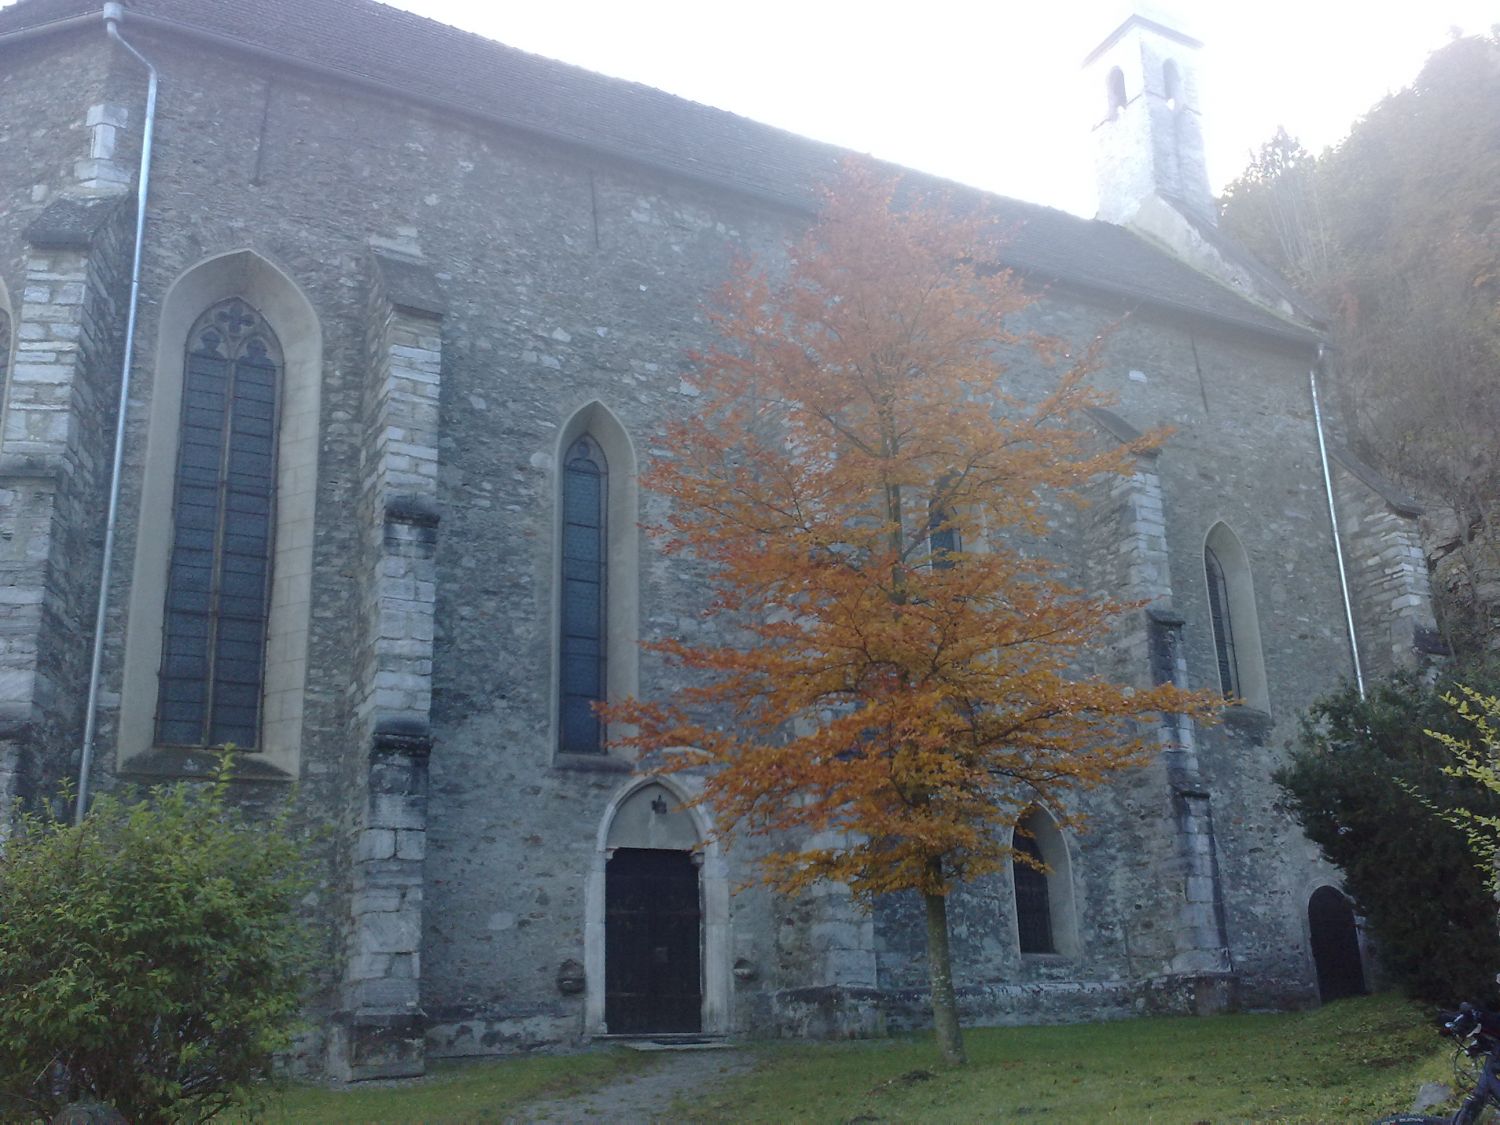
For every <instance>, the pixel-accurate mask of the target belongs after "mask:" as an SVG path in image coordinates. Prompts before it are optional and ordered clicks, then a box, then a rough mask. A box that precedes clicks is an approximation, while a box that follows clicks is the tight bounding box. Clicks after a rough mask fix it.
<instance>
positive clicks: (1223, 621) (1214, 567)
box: [1203, 547, 1240, 699]
mask: <svg viewBox="0 0 1500 1125" xmlns="http://www.w3.org/2000/svg"><path fill="white" fill-rule="evenodd" d="M1203 567H1204V570H1205V571H1207V574H1208V614H1209V618H1210V620H1211V622H1212V624H1213V630H1214V656H1215V657H1216V658H1217V660H1218V663H1219V684H1220V687H1221V688H1222V690H1223V692H1224V697H1225V698H1226V699H1238V698H1239V696H1240V670H1239V662H1238V660H1237V659H1236V657H1235V652H1234V622H1233V620H1231V618H1230V609H1229V583H1228V581H1227V580H1226V578H1225V575H1224V565H1223V563H1221V562H1220V561H1219V556H1218V555H1216V554H1214V549H1213V548H1212V547H1205V548H1203Z"/></svg>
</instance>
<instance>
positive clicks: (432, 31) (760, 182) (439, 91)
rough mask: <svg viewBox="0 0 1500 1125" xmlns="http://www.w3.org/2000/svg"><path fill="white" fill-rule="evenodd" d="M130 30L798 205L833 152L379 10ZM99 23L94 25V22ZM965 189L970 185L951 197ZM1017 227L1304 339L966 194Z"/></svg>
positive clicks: (1196, 283) (1030, 245)
mask: <svg viewBox="0 0 1500 1125" xmlns="http://www.w3.org/2000/svg"><path fill="white" fill-rule="evenodd" d="M101 7H102V5H101V3H100V2H99V0H20V3H18V4H16V5H14V6H12V7H10V8H6V9H0V36H3V35H4V34H5V33H6V32H8V31H13V30H17V29H20V28H25V27H33V26H36V25H38V24H43V23H48V22H51V21H54V20H58V19H66V18H69V17H73V16H80V15H86V14H88V13H94V12H98V11H100V9H101ZM126 11H127V15H126V19H125V23H124V29H125V31H126V33H127V35H128V34H129V31H130V26H131V20H132V17H135V16H139V17H143V18H141V19H140V20H139V21H138V25H147V26H154V27H158V28H159V27H161V26H162V24H161V23H160V22H159V21H168V22H169V23H171V24H173V25H176V26H178V27H179V28H181V29H184V30H190V31H192V32H195V33H198V34H204V33H206V34H208V35H211V36H221V37H227V38H228V39H231V40H234V41H235V42H237V43H239V44H243V45H245V46H248V47H250V48H252V49H258V50H261V51H270V52H273V53H275V54H277V55H280V56H283V57H285V58H287V59H289V60H293V61H296V62H300V63H304V64H306V65H309V66H313V67H317V68H320V69H324V70H329V71H334V72H338V73H340V74H343V75H347V76H348V77H350V78H352V79H355V80H358V81H362V82H366V83H377V84H380V85H384V86H387V87H390V88H392V89H393V91H395V92H397V93H398V94H406V95H408V96H413V97H416V98H419V99H422V100H424V101H427V102H429V103H439V104H442V105H445V106H449V107H452V108H453V109H454V110H455V111H458V112H469V113H474V114H477V115H480V116H483V117H485V118H488V119H490V120H494V121H498V122H501V123H504V124H506V125H509V126H511V127H514V128H518V129H523V130H526V131H528V132H535V133H542V134H545V135H547V136H549V137H551V138H554V139H556V140H558V141H561V142H564V143H570V144H576V145H581V146H584V147H586V148H590V149H595V150H599V151H602V152H606V153H612V154H614V155H617V156H619V157H621V158H623V159H629V160H637V161H644V162H647V163H649V164H652V165H655V166H656V167H659V168H662V169H664V170H666V171H668V172H674V173H677V174H681V175H685V176H691V177H693V178H695V179H699V180H707V181H709V182H712V183H717V184H723V185H725V186H728V187H731V188H734V189H736V190H739V191H746V192H750V193H753V194H755V195H757V196H759V197H762V198H768V199H772V200H778V201H781V202H784V203H786V204H788V205H792V206H797V207H801V208H808V207H810V206H811V205H812V200H813V195H812V189H813V187H814V186H815V185H816V184H818V183H820V182H822V181H824V180H826V179H827V178H828V176H829V175H830V173H831V172H832V171H833V170H834V168H835V166H836V165H837V162H838V160H839V158H840V157H841V156H843V155H844V152H843V150H841V149H838V148H836V147H834V146H832V145H825V144H820V143H818V142H816V141H811V140H807V139H806V138H803V137H798V136H796V135H794V134H791V133H788V132H785V131H783V130H780V129H775V128H772V127H771V126H768V125H762V124H760V123H758V122H755V121H751V120H749V119H748V118H745V117H740V116H738V115H736V114H733V113H728V112H725V111H723V110H718V109H712V108H710V107H708V106H704V105H699V104H698V103H696V102H690V101H687V100H685V99H683V98H679V97H676V96H674V95H672V94H667V93H664V92H663V91H661V90H657V89H653V88H652V87H649V86H644V85H641V84H638V83H634V82H626V81H622V80H620V79H616V78H608V77H605V76H604V75H601V74H596V73H593V72H592V71H588V70H583V69H581V68H579V67H575V66H570V65H568V64H566V63H560V62H556V61H554V60H552V59H546V58H542V57H540V56H538V55H532V54H528V53H527V52H525V51H519V50H516V49H514V48H512V47H506V46H503V45H501V44H499V43H495V42H492V41H490V40H488V39H484V38H482V37H480V36H477V35H472V34H470V33H468V32H465V31H460V30H458V29H456V28H452V27H448V26H446V25H444V24H441V23H437V22H435V21H433V20H429V19H425V18H423V17H422V16H418V15H414V14H412V13H410V12H405V11H402V10H400V9H397V8H391V7H387V6H386V5H384V4H379V3H375V2H374V0H133V2H131V3H130V4H128V5H127V8H126ZM101 23H102V20H101ZM960 190H962V191H964V192H965V194H967V193H968V192H969V191H972V189H960ZM973 196H974V199H975V201H976V202H979V201H981V200H982V201H983V203H984V204H985V205H987V206H989V207H991V208H993V209H994V210H995V211H996V212H997V213H998V215H999V217H1000V218H1001V219H1002V220H1003V221H1005V222H1006V223H1007V224H1009V225H1012V226H1013V227H1014V228H1015V236H1014V240H1013V242H1012V244H1011V246H1010V249H1009V251H1008V253H1007V264H1009V265H1011V266H1012V267H1014V268H1016V269H1017V270H1018V271H1020V272H1022V273H1025V274H1028V275H1031V276H1034V277H1037V278H1039V279H1046V280H1056V281H1061V282H1067V283H1072V284H1076V285H1083V286H1087V287H1090V288H1094V289H1097V290H1101V291H1103V292H1107V293H1111V294H1114V295H1116V296H1118V297H1120V298H1121V299H1123V300H1125V301H1127V302H1141V303H1146V304H1153V305H1159V306H1164V307H1167V308H1171V309H1175V310H1178V311H1183V312H1188V313H1193V314H1197V315H1202V316H1208V317H1212V318H1214V319H1216V320H1221V321H1227V322H1230V323H1235V324H1240V325H1243V326H1245V327H1249V328H1255V329H1259V330H1261V331H1266V332H1271V333H1274V334H1276V335H1279V336H1283V337H1290V338H1293V339H1298V340H1309V341H1310V340H1311V339H1313V336H1312V334H1311V332H1310V331H1309V330H1307V329H1305V328H1302V327H1300V326H1297V325H1295V324H1293V323H1291V322H1290V321H1287V320H1284V319H1282V318H1281V317H1278V316H1276V315H1275V314H1273V313H1271V312H1269V311H1267V310H1265V309H1262V308H1261V307H1259V306H1257V305H1254V304H1252V303H1250V302H1249V301H1247V300H1245V299H1244V298H1242V297H1241V296H1239V295H1238V294H1237V293H1235V292H1233V291H1232V290H1230V289H1228V288H1226V287H1225V286H1223V285H1221V284H1220V283H1218V282H1217V281H1215V280H1213V279H1212V278H1209V277H1207V276H1205V275H1203V274H1201V273H1198V272H1197V271H1195V270H1193V269H1191V268H1189V267H1188V266H1186V265H1184V264H1182V263H1181V262H1179V261H1178V260H1177V259H1175V258H1173V257H1171V256H1170V255H1168V254H1166V253H1164V252H1163V251H1161V250H1159V249H1157V248H1156V247H1155V246H1153V245H1151V244H1150V243H1147V242H1145V241H1144V240H1142V239H1141V238H1139V237H1138V236H1136V235H1135V234H1132V233H1131V232H1130V231H1128V230H1126V229H1124V228H1122V227H1117V226H1114V225H1112V224H1109V223H1103V222H1098V221H1094V220H1089V219H1080V218H1078V217H1076V216H1074V215H1070V214H1067V213H1066V212H1063V211H1058V210H1055V209H1053V208H1049V207H1042V206H1039V205H1036V204H1031V203H1023V202H1020V201H1017V200H1012V199H1005V198H1002V197H999V196H987V195H983V194H982V193H979V192H973Z"/></svg>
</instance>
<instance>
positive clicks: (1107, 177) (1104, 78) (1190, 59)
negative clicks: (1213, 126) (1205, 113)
mask: <svg viewBox="0 0 1500 1125" xmlns="http://www.w3.org/2000/svg"><path fill="white" fill-rule="evenodd" d="M1179 23H1180V21H1178V20H1175V19H1170V21H1169V17H1163V16H1157V15H1143V14H1141V13H1140V11H1138V10H1137V11H1132V12H1131V14H1130V15H1129V16H1128V17H1127V18H1126V19H1125V21H1124V22H1123V23H1121V24H1120V25H1119V26H1118V27H1117V28H1115V30H1114V31H1112V32H1111V33H1110V34H1109V35H1107V36H1106V37H1105V39H1104V41H1103V42H1102V43H1100V44H1099V45H1098V46H1097V47H1095V48H1094V49H1093V50H1092V51H1090V52H1089V54H1088V57H1086V58H1085V59H1084V60H1083V75H1084V82H1085V84H1086V86H1087V87H1089V88H1091V89H1092V90H1093V91H1094V95H1093V100H1092V102H1091V104H1092V105H1094V106H1096V107H1097V112H1098V118H1097V124H1095V125H1094V129H1093V136H1094V165H1095V169H1096V172H1097V175H1098V179H1099V218H1101V219H1104V220H1106V221H1108V222H1112V223H1122V224H1125V223H1131V222H1132V221H1133V220H1136V219H1137V217H1138V215H1139V213H1140V212H1141V210H1142V208H1143V207H1147V206H1148V205H1149V204H1151V203H1152V202H1153V201H1154V200H1160V201H1163V202H1166V203H1167V204H1169V205H1171V206H1172V207H1173V208H1175V209H1177V210H1179V211H1183V212H1185V213H1187V214H1189V215H1190V216H1191V217H1193V218H1195V219H1198V220H1200V221H1202V222H1207V223H1215V222H1216V221H1217V217H1218V216H1217V213H1216V209H1215V207H1214V202H1213V196H1212V194H1211V192H1210V191H1209V186H1208V168H1207V165H1206V164H1205V161H1204V155H1203V128H1202V119H1201V114H1200V112H1199V101H1198V57H1199V51H1200V50H1201V49H1202V47H1203V44H1202V43H1200V42H1199V41H1198V40H1197V39H1194V38H1193V37H1192V36H1190V35H1188V34H1186V33H1185V32H1184V31H1181V30H1179V28H1178V27H1177V26H1174V24H1179Z"/></svg>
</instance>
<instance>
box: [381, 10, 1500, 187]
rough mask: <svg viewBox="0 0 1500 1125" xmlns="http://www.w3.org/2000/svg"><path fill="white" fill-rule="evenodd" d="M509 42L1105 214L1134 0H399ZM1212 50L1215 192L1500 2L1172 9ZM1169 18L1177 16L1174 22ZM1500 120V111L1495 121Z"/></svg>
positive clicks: (1326, 136) (1411, 72)
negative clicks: (1096, 72)
mask: <svg viewBox="0 0 1500 1125" xmlns="http://www.w3.org/2000/svg"><path fill="white" fill-rule="evenodd" d="M390 2H393V3H395V4H396V6H398V7H402V8H408V9H410V10H412V11H415V12H420V13H422V14H423V15H426V16H429V17H431V18H433V19H436V20H441V21H442V22H444V23H449V24H453V25H454V26H457V27H462V28H464V29H466V30H468V31H473V32H477V33H479V34H481V35H484V36H486V37H488V38H491V39H497V40H499V41H500V42H502V43H508V44H509V45H511V46H513V47H520V48H522V49H524V50H528V51H534V52H536V53H537V54H541V55H547V56H550V57H552V58H557V59H563V60H565V61H567V62H571V63H577V64H578V65H580V66H585V67H588V68H589V69H591V70H597V71H601V72H603V73H605V74H611V75H615V76H617V77H621V78H630V79H633V80H635V81H637V82H644V83H647V84H648V85H652V86H656V87H659V88H661V89H663V90H668V91H670V92H672V93H674V94H680V95H682V96H683V97H687V98H691V99H693V100H695V101H700V102H705V103H707V104H709V105H715V106H719V107H720V108H723V109H729V110H733V111H734V112H736V113H741V114H744V115H745V116H747V117H752V118H755V119H756V120H758V121H764V122H767V123H769V124H772V125H779V126H781V127H783V128H786V129H790V130H792V131H794V132H797V133H801V134H803V135H805V136H809V137H816V138H817V139H819V140H824V141H830V142H833V143H835V144H839V145H843V146H845V147H848V148H852V149H857V150H859V151H862V152H871V153H874V154H875V155H876V156H880V157H883V158H886V159H889V160H894V161H896V162H898V163H901V164H905V165H908V166H910V167H914V168H920V169H922V170H923V171H927V172H933V173H936V174H938V175H942V176H947V177H949V178H952V179H955V180H960V181H962V182H965V183H969V184H973V185H975V186H978V187H982V188H987V189H990V190H992V191H997V192H1000V193H1002V194H1005V195H1010V196H1016V197H1019V198H1022V199H1030V200H1034V201H1036V202H1039V203H1047V204H1050V205H1052V206H1055V207H1062V208H1065V209H1067V210H1070V211H1076V212H1077V213H1079V214H1092V213H1093V209H1094V187H1093V166H1092V163H1091V156H1090V152H1089V148H1088V127H1089V125H1091V124H1092V123H1093V122H1094V121H1096V120H1098V118H1099V117H1100V116H1102V108H1101V104H1100V103H1101V101H1102V97H1103V94H1102V91H1101V90H1099V89H1095V88H1094V84H1092V83H1091V84H1090V85H1089V86H1088V88H1087V89H1085V88H1084V86H1083V82H1082V80H1081V78H1080V70H1079V64H1080V63H1081V62H1082V60H1083V56H1084V55H1086V54H1087V53H1088V52H1089V50H1091V49H1092V48H1093V47H1094V46H1096V45H1097V44H1098V43H1099V41H1100V40H1102V39H1103V38H1104V36H1105V35H1107V34H1108V33H1109V32H1110V31H1112V30H1114V28H1115V27H1116V26H1118V24H1119V23H1120V21H1121V20H1122V19H1123V18H1124V16H1125V14H1126V13H1127V12H1128V10H1129V9H1128V7H1127V6H1126V3H1125V2H1124V0H924V2H917V0H903V2H902V3H899V4H897V3H891V2H890V0H758V2H756V3H754V4H745V3H735V4H729V3H726V2H725V0H505V2H499V3H497V2H495V0H390ZM1154 7H1155V8H1156V9H1157V11H1158V13H1162V12H1166V13H1171V12H1175V13H1177V19H1176V20H1175V21H1174V22H1176V23H1178V25H1179V26H1182V27H1183V29H1184V30H1187V31H1189V32H1190V33H1191V34H1194V35H1196V36H1197V37H1198V38H1199V39H1201V40H1203V41H1204V44H1205V46H1204V50H1203V52H1202V61H1201V65H1200V67H1199V77H1200V84H1201V86H1202V89H1203V103H1204V104H1203V110H1204V133H1205V137H1206V143H1207V145H1208V157H1209V174H1210V176H1211V178H1212V179H1213V181H1214V183H1213V187H1214V189H1215V190H1216V191H1217V190H1218V189H1219V188H1221V187H1222V186H1223V185H1224V184H1226V183H1228V182H1229V181H1230V180H1232V179H1234V178H1235V177H1236V176H1238V175H1239V173H1240V172H1241V171H1242V170H1243V169H1244V167H1245V165H1246V163H1247V162H1248V158H1249V153H1250V151H1251V150H1252V149H1256V148H1258V147H1259V146H1260V144H1261V143H1262V142H1263V141H1265V140H1266V139H1268V138H1269V137H1270V135H1271V134H1272V132H1273V131H1274V130H1275V128H1276V126H1277V125H1278V124H1280V125H1285V126H1286V129H1287V131H1288V132H1290V133H1292V134H1293V135H1294V136H1297V137H1299V138H1300V139H1301V140H1302V142H1303V143H1304V144H1305V145H1306V146H1307V147H1308V148H1310V149H1312V150H1314V151H1319V150H1321V149H1322V148H1323V147H1325V146H1327V145H1330V144H1333V143H1335V142H1337V141H1338V140H1339V139H1340V138H1341V137H1343V136H1344V135H1345V134H1346V133H1347V132H1348V129H1349V126H1350V125H1351V124H1352V123H1353V122H1354V120H1355V119H1356V118H1358V117H1359V116H1360V115H1361V114H1363V113H1364V112H1365V111H1366V110H1367V109H1369V107H1370V106H1372V105H1373V104H1374V103H1375V102H1376V101H1378V100H1379V99H1380V98H1382V97H1383V96H1384V95H1386V94H1387V93H1390V92H1393V91H1395V90H1398V89H1400V88H1401V87H1402V86H1405V85H1407V84H1409V83H1410V82H1411V81H1412V79H1413V78H1415V77H1416V74H1417V72H1418V70H1420V69H1421V66H1422V63H1423V62H1424V61H1425V59H1426V57H1427V55H1428V53H1429V52H1431V51H1432V50H1433V49H1435V48H1437V47H1440V46H1441V45H1442V44H1443V43H1445V42H1447V40H1448V34H1449V29H1450V28H1452V27H1458V28H1461V29H1462V30H1464V31H1466V32H1468V33H1470V34H1475V33H1479V32H1484V31H1487V30H1489V28H1490V27H1491V26H1492V25H1494V24H1496V23H1500V0H1234V2H1230V0H1176V3H1173V2H1172V0H1165V2H1164V3H1162V2H1159V3H1158V4H1156V5H1154ZM1169 18H1170V17H1169ZM1497 112H1500V110H1497Z"/></svg>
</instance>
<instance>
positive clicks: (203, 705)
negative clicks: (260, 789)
mask: <svg viewBox="0 0 1500 1125" xmlns="http://www.w3.org/2000/svg"><path fill="white" fill-rule="evenodd" d="M281 368H282V361H281V345H280V343H279V342H278V341H277V339H276V336H275V334H274V333H273V332H272V331H271V328H270V326H269V325H268V324H266V322H265V320H264V319H263V318H262V317H261V315H260V313H259V312H257V311H256V310H255V309H253V308H251V307H250V306H249V305H248V304H247V303H245V302H244V301H242V300H240V299H239V298H231V299H230V300H227V301H223V302H221V303H219V304H217V305H215V306H214V307H213V308H211V309H209V310H208V311H207V312H206V313H204V314H203V315H202V316H201V317H199V319H198V321H197V323H196V324H194V325H193V328H192V331H191V332H190V333H189V334H188V345H187V357H186V360H185V363H184V372H185V375H184V379H185V381H184V386H183V396H182V419H181V423H180V428H179V430H178V445H177V476H176V486H175V492H174V498H173V503H172V547H171V555H170V562H169V566H168V572H167V600H166V613H165V617H164V622H163V637H162V660H161V673H160V676H159V678H158V681H157V685H158V695H157V708H156V740H157V742H158V743H160V744H163V745H171V746H222V745H225V744H227V743H233V744H235V745H236V746H241V747H245V748H247V749H249V748H254V747H257V746H258V745H259V743H260V710H261V696H262V689H263V683H264V674H265V652H266V625H267V620H268V613H269V606H270V589H271V549H272V528H273V527H274V519H275V512H274V503H275V491H276V431H277V399H278V395H279V388H280V382H281Z"/></svg>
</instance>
